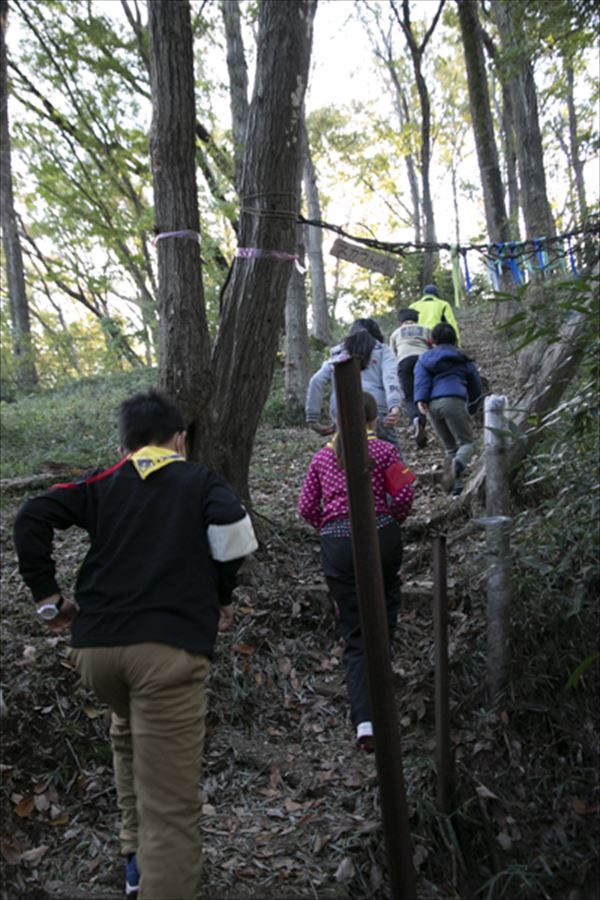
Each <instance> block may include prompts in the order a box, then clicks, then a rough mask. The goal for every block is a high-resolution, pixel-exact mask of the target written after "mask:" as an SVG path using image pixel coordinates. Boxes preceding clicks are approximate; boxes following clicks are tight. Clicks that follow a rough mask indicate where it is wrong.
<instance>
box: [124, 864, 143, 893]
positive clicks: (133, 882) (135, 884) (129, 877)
mask: <svg viewBox="0 0 600 900" xmlns="http://www.w3.org/2000/svg"><path fill="white" fill-rule="evenodd" d="M139 889H140V871H139V869H138V867H137V858H136V855H135V853H133V854H132V855H131V856H130V857H129V859H128V860H127V862H126V863H125V896H126V897H133V898H134V900H135V898H136V897H137V894H138V891H139Z"/></svg>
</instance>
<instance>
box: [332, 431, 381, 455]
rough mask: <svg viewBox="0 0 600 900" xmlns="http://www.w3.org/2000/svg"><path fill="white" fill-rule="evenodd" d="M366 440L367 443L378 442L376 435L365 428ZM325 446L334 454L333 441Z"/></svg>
mask: <svg viewBox="0 0 600 900" xmlns="http://www.w3.org/2000/svg"><path fill="white" fill-rule="evenodd" d="M367 440H368V441H376V440H378V438H377V435H376V434H375V432H374V431H371V429H370V428H367ZM327 446H328V447H329V449H330V450H333V452H334V453H335V441H330V442H329V443H328V444H327Z"/></svg>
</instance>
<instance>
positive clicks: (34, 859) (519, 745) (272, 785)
mask: <svg viewBox="0 0 600 900" xmlns="http://www.w3.org/2000/svg"><path fill="white" fill-rule="evenodd" d="M461 324H462V328H463V333H464V346H465V349H466V350H467V351H468V352H470V353H471V354H472V355H473V356H475V358H476V359H477V362H478V364H479V366H480V368H481V371H482V373H483V374H484V375H485V376H486V378H487V379H488V381H489V385H490V389H491V390H492V391H493V392H496V393H506V394H508V395H509V397H510V398H511V399H512V398H514V397H515V395H516V386H515V370H516V366H515V365H514V360H513V359H511V357H510V355H509V354H508V351H507V348H506V346H505V345H504V344H503V342H502V341H501V339H499V338H498V337H497V335H496V334H495V332H494V328H493V325H492V314H491V311H487V310H482V309H476V310H467V311H465V312H464V314H463V315H462V318H461ZM477 429H478V436H479V439H480V438H481V424H478V425H477ZM401 431H402V439H403V447H404V448H405V450H404V455H405V458H406V461H407V462H408V463H409V464H410V465H412V466H414V468H415V469H416V470H417V471H419V472H421V473H423V474H424V476H425V475H426V473H427V472H429V471H431V469H432V467H433V466H435V465H437V464H439V463H440V462H441V458H442V455H441V452H440V450H439V448H438V447H437V445H436V444H435V440H434V439H433V438H430V441H429V444H428V446H427V447H426V448H425V450H423V451H417V450H416V448H415V447H414V445H413V443H412V441H411V439H410V435H409V432H408V428H407V427H406V426H405V425H402V428H401ZM320 444H321V440H320V439H319V438H318V437H317V436H316V435H315V434H314V433H312V432H310V431H308V430H307V429H303V428H277V429H275V428H266V427H265V428H262V429H261V431H260V434H259V440H258V443H257V447H256V453H255V458H254V463H253V472H252V493H253V500H254V505H255V519H256V522H257V526H258V531H259V536H260V539H261V546H260V550H259V551H258V552H257V553H256V555H255V557H254V558H253V559H252V560H251V561H250V562H249V563H248V564H247V565H246V566H245V568H244V570H243V573H242V579H241V580H242V584H241V586H240V588H239V589H238V597H237V604H238V610H237V621H236V627H235V630H234V632H233V633H232V634H230V635H227V636H224V637H221V638H220V646H219V652H218V658H217V660H216V663H215V667H214V672H213V678H212V687H211V701H210V712H209V730H208V738H207V744H206V754H205V772H204V781H203V785H202V792H203V801H204V821H203V830H204V834H205V867H204V879H205V880H204V889H203V894H202V896H203V898H204V900H220V898H223V900H225V898H227V900H229V898H231V900H235V898H271V900H275V898H290V900H291V898H295V900H300V898H301V900H304V898H306V900H308V898H319V900H333V898H336V900H338V898H339V900H341V898H384V897H387V896H389V890H388V886H387V878H386V874H385V853H384V848H383V835H382V831H381V826H380V806H379V796H378V785H377V778H376V770H375V761H374V758H373V757H372V756H368V755H365V754H363V753H361V752H359V751H358V750H357V749H356V747H355V745H354V741H353V739H352V738H353V736H352V732H351V729H350V725H349V717H348V712H347V702H346V696H345V688H344V683H343V675H342V670H341V650H340V647H339V643H338V640H337V637H336V634H335V629H334V620H333V615H332V609H331V605H330V602H329V599H328V595H327V591H326V589H325V585H324V581H323V579H322V576H321V571H320V565H319V548H318V542H317V538H316V535H314V534H313V533H312V532H311V530H310V529H309V528H308V527H307V526H305V525H304V524H303V523H301V522H300V521H299V520H298V518H297V516H296V514H295V504H296V500H297V496H298V492H299V489H300V486H301V483H302V479H303V476H304V473H305V471H306V467H307V465H308V462H309V460H310V456H311V454H312V452H314V451H315V450H316V449H317V448H318V447H319V446H320ZM22 497H23V495H22V493H21V494H19V493H15V492H14V490H13V491H7V492H6V493H5V496H4V500H3V510H2V523H1V531H0V541H1V546H2V551H3V553H2V589H3V597H4V600H3V611H4V628H3V634H2V640H3V671H2V686H3V694H4V702H5V704H6V706H5V709H4V711H3V718H2V725H3V729H2V730H3V767H2V771H3V776H4V777H3V783H2V790H1V793H0V803H1V810H2V821H3V833H2V845H1V849H2V855H3V863H4V867H5V872H4V876H5V877H4V881H3V883H4V887H3V893H2V897H5V898H7V900H16V898H17V897H23V898H25V897H27V898H46V897H48V896H60V897H63V898H67V897H88V896H90V897H92V896H94V897H107V898H108V897H111V898H112V897H116V896H118V895H119V894H120V891H121V884H122V867H121V862H120V860H119V857H118V843H117V828H116V812H115V796H114V790H113V787H112V778H111V770H110V752H109V749H108V735H107V721H106V711H105V710H104V709H103V708H102V707H101V706H99V705H98V704H97V703H96V701H95V699H94V698H93V697H92V696H91V695H88V694H87V692H86V691H84V690H83V689H82V688H81V687H80V686H78V683H77V679H76V677H75V674H74V672H73V670H72V668H71V666H70V664H69V661H68V658H67V646H68V644H67V640H66V639H65V638H54V637H48V635H47V633H46V632H44V629H43V627H42V626H41V625H39V624H37V623H36V622H35V621H34V620H33V617H32V615H31V603H30V600H29V597H28V596H27V591H26V590H25V589H24V588H23V586H22V584H21V582H20V579H19V576H18V573H17V571H16V564H15V559H14V553H13V549H12V541H11V522H12V518H13V516H14V512H15V510H16V508H17V506H18V504H19V503H20V502H21V500H22ZM452 504H453V501H452V500H450V499H449V498H448V497H447V496H446V495H445V494H443V492H442V490H441V488H440V487H438V486H436V485H435V484H434V483H433V479H431V478H428V477H423V478H422V480H421V483H420V485H419V489H418V493H417V500H416V504H415V510H414V517H413V519H412V523H411V520H409V522H408V523H407V526H406V552H405V561H404V565H403V572H404V585H403V594H404V600H403V607H402V611H401V615H400V621H399V627H398V633H397V637H396V640H395V645H394V661H393V668H394V683H395V686H396V696H397V703H398V712H399V718H400V721H401V734H402V747H403V765H404V772H405V779H406V784H407V791H408V803H409V809H410V817H411V818H410V824H411V830H412V835H413V841H414V851H415V852H414V860H415V866H416V867H417V871H418V895H419V897H420V898H422V900H425V898H442V897H444V898H449V897H463V898H467V897H474V896H475V895H476V894H477V895H478V896H480V897H506V898H521V897H522V898H540V897H545V898H552V900H558V898H565V900H567V898H568V900H588V898H589V900H591V898H592V897H595V896H597V890H596V888H595V885H596V886H597V878H598V858H597V848H598V835H597V832H598V809H599V806H598V796H597V791H598V748H599V740H598V717H597V711H596V710H595V709H594V703H593V701H594V691H595V689H596V688H597V683H598V679H597V675H596V672H595V670H594V669H593V668H590V669H589V671H588V673H587V675H586V676H585V677H584V678H583V679H582V680H581V681H580V682H579V684H578V686H577V687H576V688H574V689H571V690H565V689H564V684H565V681H566V679H567V678H568V676H569V674H571V672H572V671H573V669H574V668H575V667H576V665H577V663H578V662H580V661H581V660H582V659H584V658H585V657H586V655H587V654H588V653H589V649H588V648H589V646H590V641H591V640H592V641H593V629H594V627H595V623H596V619H595V617H594V613H593V611H590V609H589V608H588V605H587V602H582V605H581V608H580V610H579V612H578V613H577V614H576V615H575V614H573V615H571V616H570V617H567V616H561V615H559V613H558V612H557V611H556V610H555V609H554V607H553V608H552V610H550V609H548V611H547V612H546V611H545V610H544V605H543V599H544V598H543V597H539V596H538V594H537V592H536V591H535V590H534V591H532V592H531V594H530V595H527V596H524V595H523V594H522V592H520V590H519V589H516V591H515V603H514V611H513V622H514V640H513V660H514V667H513V678H512V685H511V690H510V691H509V693H508V695H507V697H506V698H505V701H504V702H503V703H502V704H501V705H500V706H499V707H498V708H497V709H495V710H489V709H488V708H487V706H486V701H485V696H484V691H483V683H484V677H485V579H486V559H485V548H484V543H483V535H482V534H481V533H480V532H479V531H477V530H476V529H475V530H472V529H469V528H467V527H465V526H466V524H467V523H466V519H465V513H459V514H457V515H454V514H453V508H452ZM442 509H447V510H448V511H449V516H448V518H447V519H446V524H447V537H448V574H449V583H450V588H451V590H450V600H449V617H450V635H449V637H450V673H451V740H452V747H453V753H454V763H455V772H456V793H455V797H454V806H453V808H454V810H455V812H454V814H453V815H452V816H451V817H448V818H446V817H443V816H441V815H439V814H438V813H437V811H436V808H435V785H436V778H435V768H434V763H433V752H434V744H435V741H434V733H435V732H434V704H433V631H432V617H431V577H432V576H431V558H430V556H431V553H430V534H429V533H428V532H427V527H426V525H427V520H428V519H430V518H431V517H432V516H433V515H436V514H438V513H439V512H440V510H442ZM454 509H456V504H454ZM515 512H516V513H517V512H519V510H517V509H516V510H515ZM519 539H520V538H519V535H516V536H515V540H516V541H517V540H519ZM85 546H86V541H85V539H84V538H83V537H82V535H81V534H78V533H76V532H73V533H67V534H65V535H60V536H59V537H58V539H57V545H56V552H57V558H58V562H59V569H60V571H61V572H62V573H63V575H64V584H65V587H67V588H68V587H70V586H72V584H73V579H74V575H75V571H76V565H77V561H78V560H80V559H81V556H82V554H83V553H84V552H85ZM541 577H542V574H541V573H540V578H541ZM398 762H399V764H400V761H398Z"/></svg>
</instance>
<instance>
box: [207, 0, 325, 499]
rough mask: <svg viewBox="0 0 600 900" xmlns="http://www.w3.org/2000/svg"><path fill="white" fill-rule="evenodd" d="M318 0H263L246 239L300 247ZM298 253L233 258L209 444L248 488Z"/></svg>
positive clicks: (219, 462) (257, 245) (247, 160)
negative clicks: (286, 257)
mask: <svg viewBox="0 0 600 900" xmlns="http://www.w3.org/2000/svg"><path fill="white" fill-rule="evenodd" d="M315 9H316V3H315V2H314V0H279V2H277V3H263V4H262V5H261V7H260V13H259V26H258V46H257V59H256V77H255V84H254V92H253V97H252V101H251V104H250V111H249V118H248V132H247V139H246V148H245V154H244V165H243V177H242V185H241V195H242V197H244V199H245V208H244V210H243V211H242V214H241V219H240V246H241V247H247V248H252V249H259V250H266V251H268V250H276V251H280V252H281V251H282V252H284V253H289V254H293V253H294V252H295V247H296V218H297V216H298V212H299V194H300V179H301V165H302V156H301V146H302V145H301V132H300V129H301V123H302V116H303V103H304V94H305V91H306V85H307V80H308V69H309V61H310V51H311V45H312V24H313V18H314V14H315ZM292 267H293V263H292V262H291V261H283V260H277V259H273V258H254V257H253V258H250V259H241V258H237V259H236V260H235V263H234V266H233V270H232V274H231V278H230V280H229V283H228V285H227V289H226V291H225V295H224V302H223V314H222V318H221V323H220V328H219V333H218V337H217V341H216V343H215V348H214V353H213V361H214V372H215V392H214V396H213V402H212V405H211V428H210V429H207V430H206V432H205V434H204V440H203V443H202V452H203V455H204V457H205V458H206V455H207V454H209V455H210V457H211V459H212V460H213V464H214V465H215V467H216V468H218V469H219V470H220V471H221V472H223V474H224V475H225V476H226V477H227V478H228V479H229V480H230V481H231V483H232V484H234V485H235V486H236V487H237V489H238V490H239V491H240V492H241V493H242V495H243V496H245V497H247V496H248V470H249V466H250V457H251V454H252V447H253V444H254V437H255V434H256V428H257V427H258V422H259V419H260V414H261V411H262V408H263V406H264V404H265V401H266V399H267V396H268V392H269V387H270V384H271V379H272V376H273V369H274V365H275V358H276V353H277V349H278V341H279V336H280V333H281V328H282V326H283V320H284V311H285V299H286V289H287V283H288V281H289V277H290V274H291V271H292Z"/></svg>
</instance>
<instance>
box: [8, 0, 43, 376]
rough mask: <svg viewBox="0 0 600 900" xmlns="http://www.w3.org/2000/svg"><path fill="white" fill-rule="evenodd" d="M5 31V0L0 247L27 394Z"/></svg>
mask: <svg viewBox="0 0 600 900" xmlns="http://www.w3.org/2000/svg"><path fill="white" fill-rule="evenodd" d="M7 27H8V0H0V185H1V186H0V215H1V219H0V221H1V223H2V243H3V249H4V258H5V265H6V281H7V285H8V296H9V308H10V318H11V331H12V342H13V358H14V362H15V375H16V381H17V385H18V386H19V388H21V389H22V390H31V389H32V388H34V387H35V386H36V385H37V381H38V378H37V372H36V368H35V362H34V358H33V347H32V343H31V325H30V321H29V304H28V300H27V291H26V288H25V276H24V273H23V254H22V252H21V243H20V241H19V232H18V227H17V216H16V213H15V203H14V197H13V184H12V166H11V153H10V150H11V142H10V129H9V122H8V60H7V50H6V30H7Z"/></svg>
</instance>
